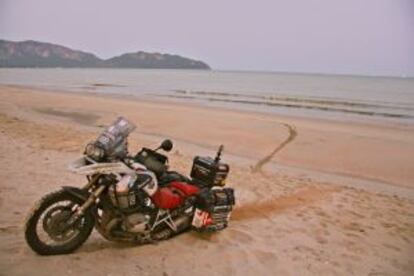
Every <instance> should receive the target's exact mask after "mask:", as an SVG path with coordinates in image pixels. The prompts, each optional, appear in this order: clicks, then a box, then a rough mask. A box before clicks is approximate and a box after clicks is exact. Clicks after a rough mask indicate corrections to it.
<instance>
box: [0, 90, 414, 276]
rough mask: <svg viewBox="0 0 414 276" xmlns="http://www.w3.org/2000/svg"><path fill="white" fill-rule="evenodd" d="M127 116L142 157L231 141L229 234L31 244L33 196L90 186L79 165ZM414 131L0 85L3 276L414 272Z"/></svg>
mask: <svg viewBox="0 0 414 276" xmlns="http://www.w3.org/2000/svg"><path fill="white" fill-rule="evenodd" d="M117 115H124V116H126V117H127V118H129V119H131V120H132V121H134V122H136V123H137V125H138V128H137V130H136V131H135V133H134V134H133V135H132V136H131V139H130V141H129V142H130V146H131V151H132V152H134V151H136V150H137V149H139V148H140V147H142V146H150V147H155V146H156V145H158V143H159V142H160V141H161V140H162V139H163V138H171V139H172V140H173V141H174V142H175V146H174V149H173V151H172V152H171V153H170V154H169V155H170V161H171V167H172V168H174V169H176V170H178V171H181V172H183V173H186V172H187V173H188V172H189V168H190V166H191V162H192V158H193V157H194V155H198V154H201V155H206V154H208V155H214V153H215V150H216V148H217V147H218V145H220V144H224V145H225V153H224V156H223V158H224V160H226V161H227V162H228V163H230V165H231V174H230V176H229V180H228V185H229V186H231V187H234V188H235V189H236V192H237V199H238V201H237V205H236V209H235V211H234V213H233V220H232V223H231V225H230V227H229V228H228V229H226V230H225V231H223V232H221V233H217V234H214V235H201V234H198V233H191V232H189V233H184V234H182V235H179V236H178V237H176V238H174V239H171V240H168V241H164V242H160V243H157V244H155V245H145V246H130V245H125V244H119V243H112V242H108V241H106V240H104V239H103V238H102V237H100V236H99V234H97V233H96V232H94V233H93V234H92V236H91V237H90V239H89V240H88V241H87V242H86V243H85V244H84V246H82V247H81V248H80V249H79V250H78V251H76V252H75V253H74V254H70V255H66V256H52V257H41V256H37V255H36V254H35V253H33V252H32V251H31V250H30V249H29V248H28V246H27V245H26V244H25V241H24V237H23V222H24V219H25V216H26V214H27V213H28V212H29V210H30V208H31V207H32V206H33V204H34V202H35V201H36V200H37V199H39V198H40V197H41V196H42V195H44V194H45V193H48V192H50V191H54V190H57V189H59V186H62V185H74V186H82V185H83V184H84V183H85V180H84V179H83V178H82V177H79V176H77V175H73V174H71V173H69V172H68V171H67V170H66V165H67V163H68V162H69V161H71V160H72V159H74V158H76V157H78V156H79V155H80V154H81V153H82V150H83V147H84V145H85V144H86V143H87V142H88V141H90V140H92V139H93V138H94V137H95V136H96V135H97V134H98V133H99V132H100V131H101V129H102V126H104V125H107V124H108V123H110V122H111V121H112V120H113V119H114V118H115V117H116V116H117ZM413 137H414V126H410V125H401V124H390V123H388V124H387V123H384V122H352V123H351V122H336V121H329V120H315V119H309V118H293V117H286V116H276V115H270V114H262V113H260V112H256V113H253V112H240V111H233V110H225V109H218V108H206V107H201V106H197V105H190V104H184V103H178V102H175V103H171V102H166V101H154V100H148V99H135V98H121V97H111V96H101V95H82V94H75V93H62V92H59V93H57V92H51V91H40V90H39V89H33V88H32V89H29V88H21V87H10V86H0V149H1V150H0V161H1V163H0V164H1V165H0V179H1V180H0V208H1V212H0V233H1V235H0V275H46V274H50V273H55V274H62V275H136V274H140V275H163V276H164V275H278V274H279V275H314V274H318V275H322V274H324V275H413V274H414V258H413V256H414V183H413V180H414V139H413Z"/></svg>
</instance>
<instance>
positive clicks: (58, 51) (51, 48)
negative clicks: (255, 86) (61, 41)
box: [0, 40, 210, 70]
mask: <svg viewBox="0 0 414 276" xmlns="http://www.w3.org/2000/svg"><path fill="white" fill-rule="evenodd" d="M0 67H76V68H159V69H161V68H166V69H206V70H209V69H210V67H209V66H208V65H207V64H206V63H204V62H202V61H198V60H193V59H189V58H185V57H181V56H178V55H169V54H160V53H146V52H141V51H140V52H137V53H127V54H123V55H120V56H117V57H113V58H110V59H107V60H103V59H100V58H98V57H97V56H95V55H94V54H91V53H86V52H82V51H77V50H72V49H70V48H67V47H64V46H60V45H56V44H51V43H44V42H38V41H32V40H28V41H22V42H13V41H7V40H0Z"/></svg>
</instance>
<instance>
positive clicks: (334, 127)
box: [0, 85, 414, 189]
mask: <svg viewBox="0 0 414 276" xmlns="http://www.w3.org/2000/svg"><path fill="white" fill-rule="evenodd" d="M4 89H12V90H13V89H15V90H18V91H21V92H22V91H23V93H31V94H32V95H37V96H39V95H42V94H43V95H45V96H48V97H53V96H57V95H61V96H62V97H67V98H73V97H75V98H76V97H80V98H81V99H83V100H84V101H90V100H97V99H100V100H103V101H106V104H108V103H109V104H110V102H108V101H111V100H113V101H116V103H115V105H117V104H126V103H127V104H128V105H130V106H134V105H135V106H137V108H139V107H140V106H141V105H142V106H146V108H147V109H149V110H151V109H152V108H162V109H164V110H168V109H172V110H175V109H177V110H179V111H181V110H184V113H186V112H192V111H194V110H197V112H201V113H203V114H216V116H215V117H218V118H215V120H217V119H218V120H225V119H226V116H227V117H232V120H233V121H234V120H237V121H240V120H250V121H251V127H252V128H254V129H255V128H256V127H255V125H256V124H259V123H260V122H263V121H264V122H265V126H263V127H259V128H260V129H262V130H263V131H265V132H266V133H265V136H266V139H264V140H266V141H267V142H266V143H267V144H268V145H261V146H262V149H260V151H255V150H254V149H251V150H246V148H245V147H240V150H241V151H237V149H231V148H230V150H229V151H228V153H229V154H230V155H232V156H233V159H234V160H237V159H238V160H241V159H247V160H245V161H244V163H248V162H250V164H249V166H254V165H255V163H256V161H254V160H260V159H261V158H263V157H264V156H267V155H268V154H269V152H272V151H273V149H274V147H277V146H278V144H279V143H282V142H283V140H284V139H285V138H286V134H285V133H286V130H285V129H284V127H283V124H287V125H292V126H296V127H297V128H298V129H299V135H298V136H299V138H298V139H305V140H304V141H302V143H309V141H308V140H306V139H307V138H306V137H303V136H304V134H303V131H302V128H306V130H308V129H309V130H310V131H311V134H312V135H313V136H315V135H316V136H321V137H316V138H317V139H319V140H323V139H325V138H324V137H323V135H318V133H317V132H318V129H321V131H323V130H326V132H327V134H329V135H332V132H333V133H334V137H335V138H340V137H338V134H339V135H351V136H356V137H357V138H358V137H365V136H367V137H368V138H369V140H370V141H369V143H370V142H371V141H372V139H374V141H375V140H377V137H375V136H376V135H377V134H381V136H383V137H382V138H384V139H386V140H387V141H391V142H393V143H401V142H402V143H410V138H409V133H412V134H413V135H414V127H411V126H407V125H395V124H393V125H391V124H389V123H387V122H374V123H373V122H369V123H368V122H338V121H335V120H329V119H326V120H323V119H313V118H300V117H289V116H278V115H274V114H269V113H262V112H260V111H256V112H246V111H240V110H234V109H228V108H221V107H210V106H205V105H199V104H197V103H182V102H171V101H163V100H156V99H150V98H147V97H139V96H135V95H128V96H124V95H116V94H100V93H96V92H95V93H93V92H92V93H91V92H68V91H61V90H60V91H55V90H53V91H50V90H46V91H45V90H39V88H27V87H21V86H4V85H0V91H1V90H4ZM75 101H76V99H75ZM56 108H57V109H56ZM65 108H67V107H65ZM34 110H35V111H37V112H38V113H39V112H40V113H42V110H41V108H40V109H37V110H36V108H35V109H34ZM65 112H66V113H67V114H66V113H65ZM76 112H78V113H79V111H76V110H74V109H73V107H72V108H69V109H68V110H66V111H64V110H63V111H62V110H59V107H55V108H54V107H53V105H52V106H49V107H48V109H47V108H46V109H43V113H44V114H45V115H48V116H54V117H69V118H71V116H72V117H73V116H75V119H73V118H72V119H73V120H75V121H76V120H78V119H79V117H80V118H81V120H82V118H83V117H85V116H86V117H87V113H88V112H89V114H90V116H92V117H93V119H92V121H91V120H90V119H88V118H86V119H85V118H84V119H85V120H89V121H90V122H89V124H91V122H94V121H99V118H101V117H105V115H103V114H97V113H93V112H92V113H90V110H87V109H86V111H85V114H83V113H79V114H78V113H76ZM102 112H103V111H102ZM102 112H100V113H102ZM162 113H163V114H166V116H168V111H163V112H162ZM65 114H66V115H65ZM217 114H218V115H217ZM145 116H146V119H145V120H146V121H148V120H151V119H150V116H148V115H145ZM161 116H163V115H161ZM182 119H183V120H184V119H185V118H182ZM200 120H202V121H203V122H206V123H207V121H208V119H204V118H200ZM187 121H188V120H187ZM137 123H138V126H139V124H140V121H139V119H138V120H137ZM148 123H149V124H151V125H153V123H151V122H148ZM234 123H236V121H234ZM239 123H240V122H238V123H237V124H239ZM196 125H197V124H196ZM213 125H214V124H213ZM230 125H231V124H230ZM211 127H214V126H211ZM218 127H220V126H218ZM275 127H276V129H275V130H269V128H275ZM154 130H156V131H154ZM139 131H140V133H141V134H144V135H149V136H153V137H154V136H155V137H160V138H161V137H165V136H167V137H170V138H173V139H174V140H176V141H178V142H179V143H180V144H192V147H196V148H201V149H208V150H210V151H213V150H215V148H216V146H215V144H213V143H206V141H203V140H202V139H200V140H197V139H194V138H191V137H186V135H181V134H180V133H177V132H176V135H173V134H172V133H168V132H167V131H164V130H162V129H161V127H153V130H151V129H146V128H141V129H140V130H139ZM222 131H223V132H226V131H225V130H222ZM256 131H257V130H256ZM315 131H316V133H315ZM395 132H398V133H400V135H399V136H398V135H397V136H396V135H395ZM336 133H338V134H336ZM240 134H242V133H240ZM242 135H246V133H243V134H242ZM247 135H248V133H247ZM361 135H362V136H361ZM226 136H227V135H226ZM252 136H254V137H260V136H261V134H260V132H258V133H256V134H255V135H252ZM229 138H230V137H228V138H227V139H224V142H225V141H227V140H228V139H229ZM396 138H397V139H396ZM220 139H221V138H219V140H220ZM229 141H230V140H229ZM229 141H227V144H228V143H229ZM398 141H399V142H398ZM257 142H260V141H254V140H253V141H252V143H245V144H246V145H249V147H252V146H253V147H254V146H255V143H257ZM346 142H349V141H346ZM218 144H219V143H217V145H218ZM294 144H295V141H293V142H292V144H291V145H287V147H286V149H283V150H282V151H281V152H280V153H278V154H277V155H275V156H273V157H272V158H270V159H269V160H268V161H269V162H267V164H266V165H265V169H267V170H269V169H271V171H277V170H278V169H279V168H280V167H284V168H291V170H293V171H298V170H300V169H303V171H308V172H320V173H322V174H325V175H326V174H328V175H331V176H332V175H335V174H337V175H338V176H339V177H341V178H344V177H347V178H349V179H350V180H352V179H358V178H360V179H361V180H365V181H368V182H373V181H374V182H375V181H378V182H380V183H383V184H385V185H393V186H400V187H401V188H402V189H410V188H412V187H413V184H412V183H411V181H410V180H409V179H407V181H404V182H401V181H396V180H393V179H392V178H391V179H390V178H389V177H388V178H384V177H378V175H375V174H376V173H375V172H378V169H380V170H381V168H371V169H373V170H372V171H373V173H375V174H374V175H372V174H371V175H369V174H368V175H367V174H366V172H364V171H361V170H357V171H355V169H354V170H349V169H348V168H349V167H347V166H345V167H343V166H342V168H341V166H338V168H335V166H331V167H324V164H320V165H317V166H313V164H312V162H310V161H306V162H299V163H298V162H295V160H293V161H294V162H292V160H291V159H292V158H293V159H295V157H294V156H292V154H289V155H288V156H287V157H288V158H280V156H282V157H283V155H285V153H284V151H291V150H292V149H291V148H292V147H293V148H294V147H295V145H294ZM336 145H337V146H341V147H343V146H344V145H343V144H342V142H341V143H340V144H339V145H338V144H337V143H336ZM364 145H366V143H365V144H364ZM396 145H397V144H396ZM410 145H411V146H410V150H411V151H412V152H414V144H411V143H410ZM315 146H320V145H315ZM361 146H363V145H361ZM383 146H385V144H384V145H383ZM184 147H185V146H184ZM411 147H412V148H411ZM380 148H381V147H378V148H377V149H380ZM331 150H332V149H331ZM333 150H335V148H333ZM307 151H308V154H317V152H318V149H317V148H315V149H309V148H307ZM295 152H296V154H298V155H300V154H302V153H301V152H300V151H295ZM326 154H327V156H326V157H325V158H328V157H329V155H330V152H327V153H326ZM347 154H348V153H347ZM368 157H369V156H368ZM408 158H409V157H408ZM307 159H309V158H307ZM397 159H398V158H397ZM409 159H411V160H413V162H414V157H413V158H409ZM357 161H359V160H357ZM368 162H369V160H368ZM322 163H326V162H322ZM409 167H410V166H408V167H407V170H409ZM413 169H414V167H413ZM396 173H397V172H396ZM314 174H317V173H314Z"/></svg>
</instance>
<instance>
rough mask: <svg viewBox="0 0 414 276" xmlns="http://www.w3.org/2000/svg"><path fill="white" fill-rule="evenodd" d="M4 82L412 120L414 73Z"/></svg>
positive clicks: (29, 77)
mask: <svg viewBox="0 0 414 276" xmlns="http://www.w3.org/2000/svg"><path fill="white" fill-rule="evenodd" d="M0 84H1V85H17V86H24V87H36V88H41V89H47V90H51V91H67V92H82V93H94V94H115V95H121V96H122V95H128V96H135V97H137V99H152V100H157V99H158V100H161V99H162V100H167V101H174V102H186V103H194V104H199V105H202V106H212V107H222V108H228V109H235V110H246V111H255V112H265V113H274V114H279V115H287V116H298V117H307V118H308V117H309V118H321V119H329V120H345V121H347V120H357V121H361V120H362V121H389V122H396V123H400V124H408V125H413V124H414V78H408V77H379V76H348V75H322V74H302V73H275V72H245V71H215V70H212V71H204V70H159V69H67V68H51V69H38V68H33V69H20V68H19V69H17V68H16V69H0Z"/></svg>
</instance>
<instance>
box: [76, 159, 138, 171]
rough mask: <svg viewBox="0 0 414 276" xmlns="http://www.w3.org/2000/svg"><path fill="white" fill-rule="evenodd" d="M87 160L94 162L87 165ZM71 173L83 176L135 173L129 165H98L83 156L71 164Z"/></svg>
mask: <svg viewBox="0 0 414 276" xmlns="http://www.w3.org/2000/svg"><path fill="white" fill-rule="evenodd" d="M86 160H88V161H89V162H92V164H87V163H86ZM68 169H69V170H70V171H71V172H74V173H77V174H82V175H93V174H97V173H99V174H108V173H114V174H134V173H135V172H134V171H133V170H132V169H130V168H129V167H128V166H127V165H125V164H124V163H122V162H113V163H96V162H95V161H94V160H92V159H90V158H88V157H87V156H83V157H81V158H79V159H76V160H75V161H73V162H71V163H70V164H69V166H68Z"/></svg>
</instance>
